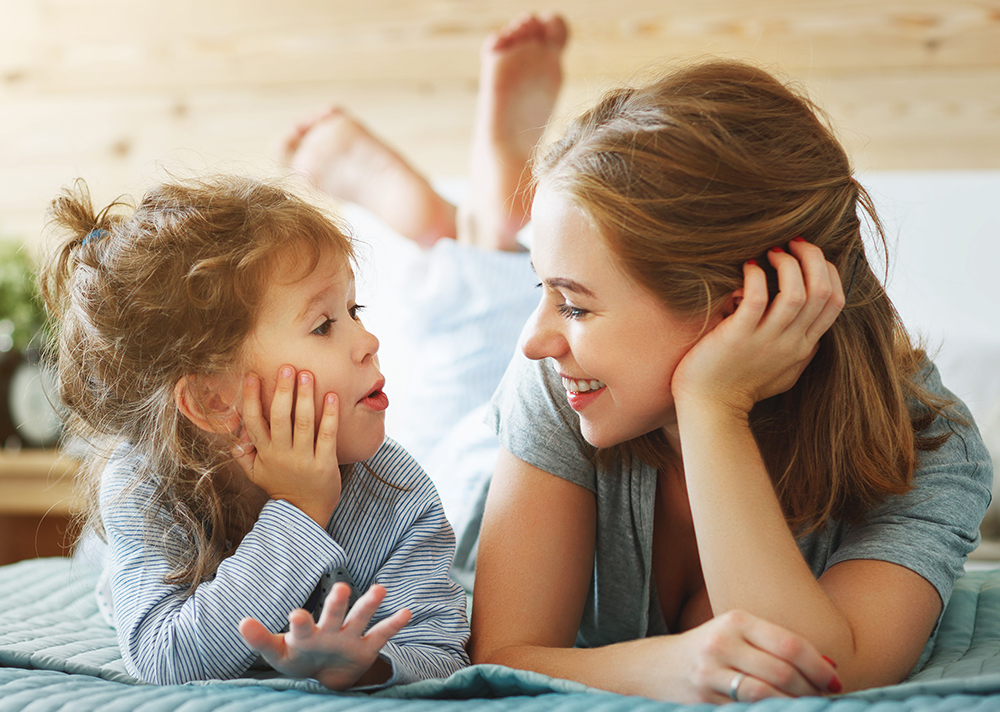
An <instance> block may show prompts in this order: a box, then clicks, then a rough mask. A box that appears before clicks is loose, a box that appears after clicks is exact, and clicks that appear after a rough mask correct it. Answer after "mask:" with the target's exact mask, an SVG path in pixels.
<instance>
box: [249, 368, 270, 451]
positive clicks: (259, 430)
mask: <svg viewBox="0 0 1000 712" xmlns="http://www.w3.org/2000/svg"><path fill="white" fill-rule="evenodd" d="M243 425H244V427H245V428H246V431H247V435H249V436H250V442H251V443H253V444H254V445H256V444H264V443H266V442H267V441H268V438H269V437H270V433H269V432H268V427H267V423H265V422H264V417H263V415H261V406H260V379H259V378H257V376H255V375H253V374H252V373H249V374H247V376H246V378H244V379H243Z"/></svg>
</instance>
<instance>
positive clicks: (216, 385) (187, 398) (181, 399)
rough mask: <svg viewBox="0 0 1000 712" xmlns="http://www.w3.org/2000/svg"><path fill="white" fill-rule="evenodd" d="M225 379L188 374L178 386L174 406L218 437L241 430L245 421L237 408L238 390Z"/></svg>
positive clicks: (176, 385)
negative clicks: (218, 435)
mask: <svg viewBox="0 0 1000 712" xmlns="http://www.w3.org/2000/svg"><path fill="white" fill-rule="evenodd" d="M230 380H231V379H228V378H226V377H224V376H205V375H201V374H188V375H186V376H181V377H180V378H179V379H178V381H177V383H176V384H175V385H174V403H175V404H176V405H177V409H178V410H179V411H180V412H181V413H182V414H183V415H184V417H185V418H187V419H188V420H190V421H191V422H192V423H194V424H195V425H197V426H198V427H199V428H201V429H202V430H204V431H206V432H209V433H216V434H233V433H236V432H238V431H239V429H240V427H241V426H242V424H243V418H242V417H241V416H240V412H239V411H238V410H237V409H236V406H235V402H236V397H237V389H235V388H233V386H232V384H231V383H230V382H229V381H230Z"/></svg>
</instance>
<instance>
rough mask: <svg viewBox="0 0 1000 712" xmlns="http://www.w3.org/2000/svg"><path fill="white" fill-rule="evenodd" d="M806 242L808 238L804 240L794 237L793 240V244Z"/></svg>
mask: <svg viewBox="0 0 1000 712" xmlns="http://www.w3.org/2000/svg"><path fill="white" fill-rule="evenodd" d="M805 241H806V238H804V237H793V238H792V242H805Z"/></svg>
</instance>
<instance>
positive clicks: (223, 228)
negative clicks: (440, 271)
mask: <svg viewBox="0 0 1000 712" xmlns="http://www.w3.org/2000/svg"><path fill="white" fill-rule="evenodd" d="M50 217H51V223H50V225H51V227H52V228H54V229H53V232H54V234H55V244H53V245H52V246H51V250H50V251H49V252H48V253H47V256H46V258H45V259H44V261H43V264H42V267H41V269H40V272H39V284H40V288H41V293H42V295H43V298H44V300H45V307H46V310H47V311H48V314H49V316H50V319H51V320H52V323H53V325H54V332H55V336H54V341H53V344H52V351H53V354H54V356H55V359H56V362H57V370H58V384H59V396H60V399H61V401H62V402H63V403H64V404H65V406H66V409H67V411H68V418H67V424H66V425H67V430H68V432H70V433H73V434H75V435H78V436H80V437H82V438H84V439H85V440H86V441H87V442H89V443H91V445H92V446H93V448H94V455H93V456H92V457H90V458H88V460H87V462H86V463H85V464H84V467H83V473H82V476H81V482H82V485H83V488H84V490H85V501H86V503H87V506H86V509H85V511H84V513H83V515H82V518H83V520H84V521H83V526H82V529H83V531H84V532H86V531H89V530H96V531H97V532H98V533H99V534H101V535H102V536H103V527H102V525H101V520H100V510H99V501H98V495H99V491H100V478H101V472H102V469H103V466H104V463H105V461H106V459H107V457H109V456H110V454H111V453H112V452H113V451H114V450H115V449H116V448H118V447H120V446H122V444H123V443H124V444H126V446H127V447H128V448H129V449H130V454H131V455H133V456H134V457H132V458H131V459H132V460H133V461H134V462H135V463H136V468H137V469H136V473H135V478H134V480H135V481H134V483H133V484H138V483H140V482H147V483H154V484H155V491H156V494H155V498H154V500H155V501H153V502H151V503H150V507H149V508H148V510H147V512H148V516H149V517H150V518H151V519H152V518H154V517H156V516H163V515H164V514H166V516H168V517H169V518H170V520H171V521H172V522H173V524H174V526H173V527H171V533H170V536H171V537H180V538H181V540H182V541H186V542H190V544H191V546H188V547H177V546H168V547H162V549H163V551H164V552H167V553H168V555H169V556H172V557H174V558H172V559H171V561H170V563H171V567H172V570H171V573H170V574H169V576H168V577H167V582H169V583H177V584H183V585H188V586H190V588H191V590H192V591H193V590H194V588H195V587H197V585H198V584H199V583H200V582H201V581H204V580H205V579H206V578H208V577H210V576H211V575H212V574H213V573H214V572H215V570H216V569H217V568H218V565H219V563H220V562H221V561H222V560H223V559H224V558H226V557H227V556H228V555H229V554H231V553H232V551H233V550H234V549H235V547H236V546H237V545H238V544H239V543H240V541H241V540H242V538H243V536H244V535H245V534H246V532H247V531H249V529H250V527H251V526H252V525H253V522H254V521H256V518H257V516H258V515H259V508H260V502H255V501H253V500H252V499H251V498H249V497H245V496H243V497H241V496H234V495H233V493H232V492H227V488H228V484H227V482H228V479H227V478H224V477H219V476H218V473H219V472H220V471H221V470H222V469H223V468H224V467H227V466H228V465H230V464H231V463H232V457H231V455H230V453H229V449H228V447H225V446H224V444H221V445H220V443H219V441H218V439H217V438H210V437H207V436H206V434H205V433H204V432H203V431H201V430H200V429H199V428H198V427H197V426H195V425H194V424H193V423H191V422H190V421H189V420H188V419H187V418H186V417H184V416H183V414H181V413H180V411H179V410H178V408H177V407H176V405H175V401H174V388H175V385H176V384H177V383H178V381H179V379H181V378H182V377H185V376H194V377H196V378H197V377H199V376H211V375H218V374H223V375H225V374H228V373H230V372H231V370H232V369H234V368H235V367H236V366H237V364H239V363H240V362H241V359H242V357H243V356H244V348H245V345H246V343H247V339H248V336H249V335H250V334H251V332H252V331H253V328H254V326H255V316H256V314H258V313H259V312H260V308H261V301H262V299H263V298H264V295H265V293H266V290H267V286H268V284H269V282H270V279H271V277H272V271H273V270H274V269H275V265H276V264H277V263H278V262H279V261H280V259H281V258H282V257H285V256H287V255H289V254H295V253H298V256H300V257H301V258H302V263H303V265H304V269H305V270H306V271H305V274H308V273H310V272H311V271H312V270H313V269H315V267H316V265H317V264H318V263H319V261H320V259H321V257H322V256H323V255H324V254H333V255H335V256H337V257H340V258H342V259H344V260H345V261H350V260H352V259H353V248H352V244H351V241H350V239H349V238H348V236H347V232H346V231H345V230H344V229H343V228H342V227H341V226H340V225H339V224H338V223H337V221H336V220H335V219H334V218H333V217H332V216H331V215H329V214H328V213H327V212H325V211H324V210H322V209H320V208H319V207H318V206H316V205H314V204H312V203H311V202H309V201H308V200H306V199H304V198H303V197H301V196H299V195H297V194H296V193H295V192H293V191H292V190H291V189H289V188H286V187H283V186H280V185H276V184H269V183H266V182H262V181H259V180H255V179H250V178H244V177H235V176H216V177H211V178H204V179H198V180H183V181H174V182H168V183H164V184H162V185H159V186H157V187H155V188H153V189H151V190H149V191H148V192H147V193H146V194H145V195H144V196H143V198H142V199H141V200H140V201H139V202H138V204H136V205H135V206H134V207H133V206H131V205H129V204H128V203H125V202H120V201H119V202H115V203H113V204H111V205H109V206H108V207H106V208H104V209H103V210H101V211H100V212H95V211H94V209H93V206H92V203H91V199H90V195H89V192H88V190H87V186H86V184H85V183H83V181H78V182H77V183H76V184H75V185H74V186H73V187H72V188H69V189H66V190H65V191H63V192H62V193H61V194H60V195H59V196H58V197H56V198H55V200H54V201H53V202H52V204H51V207H50ZM293 251H294V252H293ZM331 251H332V252H331Z"/></svg>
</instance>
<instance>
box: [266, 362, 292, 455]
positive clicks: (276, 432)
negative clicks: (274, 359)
mask: <svg viewBox="0 0 1000 712" xmlns="http://www.w3.org/2000/svg"><path fill="white" fill-rule="evenodd" d="M294 393H295V369H294V368H292V367H291V366H282V367H281V368H279V369H278V380H277V381H276V382H275V385H274V399H273V400H272V401H271V441H272V442H273V443H274V444H275V445H277V446H278V447H282V448H290V447H291V446H292V401H293V394H294Z"/></svg>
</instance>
